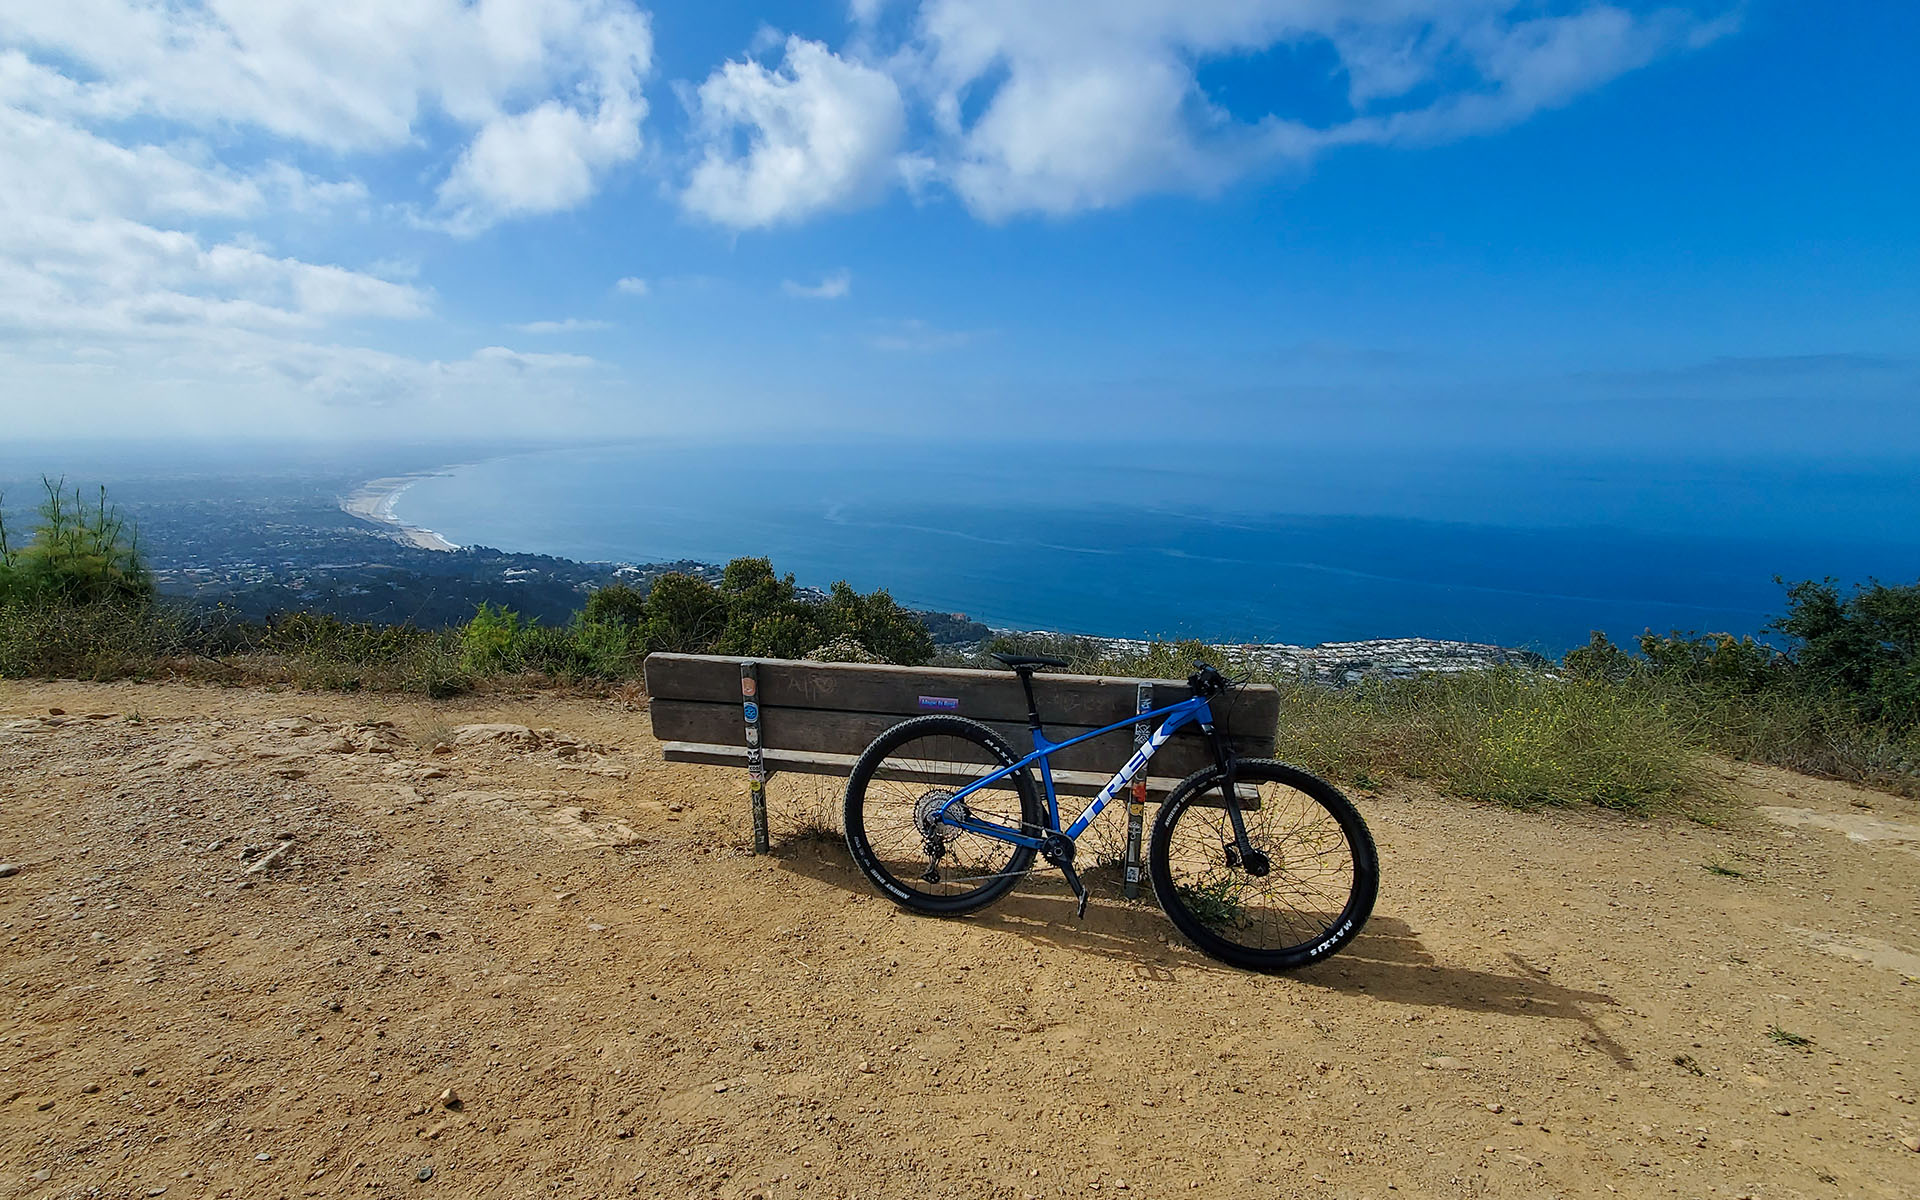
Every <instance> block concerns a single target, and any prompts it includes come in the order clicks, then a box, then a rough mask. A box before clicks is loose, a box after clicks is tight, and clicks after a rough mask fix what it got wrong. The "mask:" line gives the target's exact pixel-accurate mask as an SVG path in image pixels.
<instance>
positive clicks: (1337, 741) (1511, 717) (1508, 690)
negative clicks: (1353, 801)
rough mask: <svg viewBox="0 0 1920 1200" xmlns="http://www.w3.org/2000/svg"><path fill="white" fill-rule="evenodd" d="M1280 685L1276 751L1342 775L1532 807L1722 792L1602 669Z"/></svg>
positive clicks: (1641, 806) (1647, 805)
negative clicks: (1590, 674) (1585, 674)
mask: <svg viewBox="0 0 1920 1200" xmlns="http://www.w3.org/2000/svg"><path fill="white" fill-rule="evenodd" d="M1279 686H1280V689H1281V712H1280V725H1279V739H1278V740H1279V746H1278V753H1279V755H1280V757H1281V758H1283V759H1286V760H1288V761H1290V762H1296V763H1299V764H1300V765H1301V766H1304V767H1306V768H1307V769H1308V770H1312V771H1316V772H1319V773H1323V774H1326V775H1329V776H1332V777H1333V778H1335V779H1339V780H1343V781H1354V780H1360V779H1365V780H1377V779H1380V778H1384V777H1387V776H1393V775H1397V776H1400V777H1403V778H1417V779H1430V780H1432V781H1434V782H1435V783H1436V784H1438V785H1439V786H1441V787H1443V788H1445V789H1446V790H1448V791H1450V792H1453V793H1455V794H1457V795H1462V796H1467V797H1470V798H1473V799H1481V800H1490V801H1493V802H1495V803H1499V804H1507V805H1512V806H1516V807H1527V808H1531V807H1540V806H1546V805H1560V804H1592V805H1597V806H1600V807H1603V808H1617V809H1623V810H1626V811H1629V812H1640V813H1644V812H1653V811H1686V812H1700V811H1704V810H1705V807H1706V805H1707V804H1708V802H1709V801H1711V800H1712V799H1713V796H1714V788H1713V785H1712V783H1711V782H1710V780H1709V777H1708V775H1707V774H1706V772H1705V771H1704V770H1703V769H1702V766H1701V763H1700V755H1701V750H1702V748H1701V747H1699V746H1698V745H1697V744H1695V742H1694V741H1693V740H1692V739H1691V738H1690V737H1689V736H1688V731H1687V730H1686V729H1685V728H1683V727H1681V726H1679V725H1677V724H1676V723H1675V722H1673V721H1672V720H1671V719H1670V717H1669V715H1668V714H1667V713H1666V712H1665V711H1664V710H1663V709H1662V708H1661V707H1660V706H1659V705H1657V704H1649V703H1639V702H1623V701H1624V700H1626V699H1627V698H1626V697H1625V696H1623V693H1622V691H1621V689H1620V688H1619V686H1617V685H1613V684H1609V683H1607V682H1605V681H1604V680H1599V679H1593V678H1571V677H1557V676H1554V675H1549V674H1545V673H1541V672H1535V671H1524V670H1520V669H1517V668H1513V667H1502V668H1498V669H1495V670H1491V671H1466V672H1460V673H1457V674H1451V675H1427V676H1422V677H1419V678H1416V679H1373V680H1367V681H1365V682H1363V683H1361V684H1360V685H1358V686H1356V687H1352V688H1346V689H1339V690H1336V689H1333V688H1327V687H1321V686H1318V685H1315V684H1309V683H1302V682H1299V681H1282V682H1281V683H1280V685H1279Z"/></svg>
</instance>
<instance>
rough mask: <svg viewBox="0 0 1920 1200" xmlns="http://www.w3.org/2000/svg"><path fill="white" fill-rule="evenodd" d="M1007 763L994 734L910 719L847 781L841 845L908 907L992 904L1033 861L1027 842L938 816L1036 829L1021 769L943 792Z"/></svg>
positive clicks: (1028, 782) (948, 719) (938, 912)
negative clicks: (974, 786) (969, 788)
mask: <svg viewBox="0 0 1920 1200" xmlns="http://www.w3.org/2000/svg"><path fill="white" fill-rule="evenodd" d="M1015 761H1016V759H1015V756H1014V753H1013V749H1012V748H1011V747H1009V746H1008V745H1007V743H1006V740H1005V739H1004V738H1002V737H1001V736H1000V735H999V734H997V733H995V732H994V731H993V730H992V729H991V728H990V727H988V726H986V725H982V724H981V723H980V722H978V721H971V720H968V719H967V718H965V717H952V716H930V717H915V718H914V719H912V720H910V721H902V722H901V723H900V724H898V725H895V726H894V727H893V728H892V729H889V730H887V731H886V732H885V733H883V734H881V735H880V736H879V737H878V738H875V739H874V741H873V744H872V745H870V746H868V747H867V750H866V753H865V754H862V755H861V756H860V761H859V762H858V763H856V764H855V765H854V768H853V775H852V777H851V778H849V779H848V780H847V802H846V830H847V849H848V850H849V851H850V852H851V853H852V854H853V861H854V863H855V864H856V865H857V866H859V868H860V870H861V872H862V873H863V874H865V875H866V877H867V878H868V879H870V880H872V881H873V885H874V886H875V887H877V888H879V889H880V890H881V891H882V892H885V893H886V894H887V895H888V896H890V897H892V898H893V900H894V901H895V902H896V903H898V904H900V905H901V906H902V907H905V908H910V909H913V910H914V911H915V912H923V913H929V914H932V915H934V916H956V915H958V914H960V913H965V912H972V911H973V910H974V909H976V908H980V907H982V906H984V905H987V904H991V903H993V902H994V901H995V900H997V899H999V898H1000V897H1001V896H1003V895H1005V894H1006V892H1007V890H1008V889H1010V888H1012V887H1013V885H1014V884H1015V883H1018V882H1019V880H1020V876H1022V875H1024V874H1026V872H1027V868H1028V867H1031V866H1032V865H1033V850H1032V848H1031V847H1027V846H1020V845H1016V844H1014V843H1012V842H1006V841H1002V840H1000V839H999V838H996V837H992V836H990V835H988V834H984V833H976V832H974V831H972V830H968V829H960V828H957V827H955V826H954V825H952V824H950V823H945V822H942V821H941V820H940V814H941V813H942V811H946V812H947V813H948V814H949V815H950V816H951V815H958V816H965V817H972V818H975V819H977V820H979V821H981V822H986V823H992V824H995V825H999V826H1001V827H1003V828H1008V829H1013V830H1016V831H1020V832H1024V833H1026V834H1027V835H1028V836H1031V837H1037V836H1039V834H1040V833H1041V831H1042V830H1043V828H1044V827H1043V826H1042V824H1041V815H1040V800H1039V797H1038V795H1037V794H1036V792H1035V789H1034V786H1033V779H1032V777H1031V776H1030V775H1028V774H1027V773H1026V772H1025V771H1015V772H1014V773H1012V774H1011V775H1008V776H1006V777H1004V778H1002V779H998V780H995V781H994V782H993V783H991V784H989V785H987V786H985V787H982V788H979V789H978V790H976V791H973V792H969V793H968V794H967V795H966V796H965V797H962V798H961V799H959V800H957V801H955V800H954V799H953V798H954V796H955V795H956V794H957V793H958V792H959V791H960V790H961V789H963V788H965V787H967V786H968V785H970V784H972V783H975V782H977V781H979V780H981V779H984V778H986V777H987V776H989V775H992V774H993V773H994V772H995V771H998V770H1000V769H1001V768H1003V767H1008V766H1012V765H1013V763H1014V762H1015ZM950 801H951V802H952V803H951V805H949V802H950Z"/></svg>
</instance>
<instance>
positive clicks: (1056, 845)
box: [1040, 833, 1088, 921]
mask: <svg viewBox="0 0 1920 1200" xmlns="http://www.w3.org/2000/svg"><path fill="white" fill-rule="evenodd" d="M1074 848H1075V847H1074V843H1073V839H1072V838H1070V837H1068V836H1067V835H1066V834H1064V833H1049V834H1047V835H1046V836H1044V837H1042V838H1041V839H1040V857H1042V858H1044V859H1046V860H1047V861H1048V862H1049V863H1052V864H1053V865H1054V866H1056V867H1059V868H1060V873H1061V874H1062V875H1065V876H1066V877H1067V886H1068V887H1070V888H1072V889H1073V894H1074V897H1075V898H1076V899H1078V900H1079V901H1080V909H1079V913H1078V916H1079V917H1080V919H1081V920H1083V921H1084V920H1086V919H1087V899H1088V896H1087V885H1086V884H1084V883H1082V882H1080V872H1078V871H1076V870H1074V869H1073V852H1074Z"/></svg>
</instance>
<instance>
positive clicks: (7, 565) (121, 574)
mask: <svg viewBox="0 0 1920 1200" xmlns="http://www.w3.org/2000/svg"><path fill="white" fill-rule="evenodd" d="M41 483H42V484H43V485H44V486H45V488H46V492H47V498H46V499H45V500H44V501H42V502H41V504H40V524H39V525H38V527H37V528H36V529H35V530H34V534H33V539H32V540H31V541H30V542H28V543H27V544H26V545H24V546H20V547H15V546H14V545H13V544H12V543H11V541H10V539H9V537H8V533H7V529H6V524H5V522H4V521H0V601H3V602H8V603H27V604H36V605H85V604H108V603H111V604H123V605H124V604H140V603H144V602H145V601H147V600H149V599H151V598H152V596H153V576H152V574H151V573H150V572H149V571H148V570H147V568H146V564H145V563H143V562H142V561H141V559H140V552H139V548H138V544H137V535H136V534H135V532H134V530H133V529H132V527H131V526H129V525H128V524H127V522H126V520H125V518H123V517H122V516H121V515H120V510H119V509H118V508H116V507H114V506H113V505H110V504H108V503H107V489H106V488H104V487H103V488H101V489H100V494H99V497H98V499H97V500H96V501H95V502H94V503H92V504H88V503H87V502H86V501H85V500H84V499H83V498H82V496H81V494H80V491H79V489H77V488H76V489H75V490H74V491H73V493H72V494H71V495H69V494H68V493H67V491H66V481H65V480H60V481H58V482H56V481H54V480H52V479H42V480H41Z"/></svg>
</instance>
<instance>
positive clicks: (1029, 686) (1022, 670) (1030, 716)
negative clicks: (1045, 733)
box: [1014, 667, 1040, 732]
mask: <svg viewBox="0 0 1920 1200" xmlns="http://www.w3.org/2000/svg"><path fill="white" fill-rule="evenodd" d="M1014 674H1016V675H1018V676H1019V677H1020V686H1021V688H1023V689H1024V690H1025V691H1026V693H1027V724H1028V725H1029V726H1031V727H1032V728H1033V729H1034V731H1035V732H1038V731H1039V729H1040V706H1039V705H1037V704H1035V703H1034V702H1033V668H1032V667H1015V668H1014Z"/></svg>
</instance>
